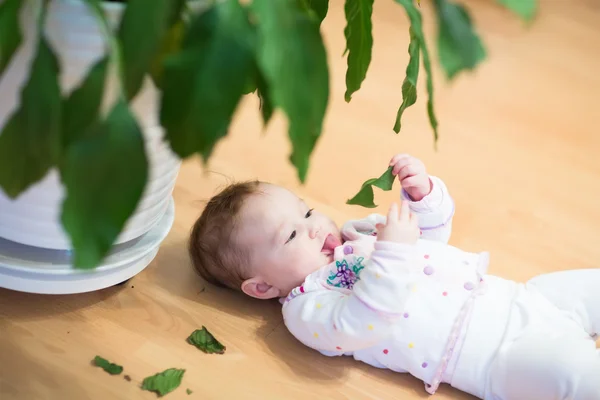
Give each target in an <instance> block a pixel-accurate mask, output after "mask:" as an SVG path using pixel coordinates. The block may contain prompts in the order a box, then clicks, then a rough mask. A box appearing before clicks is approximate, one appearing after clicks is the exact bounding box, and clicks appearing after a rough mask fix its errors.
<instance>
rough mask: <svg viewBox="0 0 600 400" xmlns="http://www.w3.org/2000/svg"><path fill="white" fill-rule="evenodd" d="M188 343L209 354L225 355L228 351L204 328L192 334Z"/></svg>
mask: <svg viewBox="0 0 600 400" xmlns="http://www.w3.org/2000/svg"><path fill="white" fill-rule="evenodd" d="M187 341H188V343H189V344H193V345H194V346H196V347H197V348H198V349H200V350H202V351H203V352H205V353H208V354H214V353H216V354H224V353H225V350H226V348H225V346H223V345H222V344H221V343H220V342H219V341H218V340H217V339H215V337H214V336H213V335H212V334H211V333H210V332H209V331H208V330H207V329H206V328H205V327H204V326H203V327H202V329H196V330H195V331H194V332H192V334H191V335H190V336H189V337H188V339H187Z"/></svg>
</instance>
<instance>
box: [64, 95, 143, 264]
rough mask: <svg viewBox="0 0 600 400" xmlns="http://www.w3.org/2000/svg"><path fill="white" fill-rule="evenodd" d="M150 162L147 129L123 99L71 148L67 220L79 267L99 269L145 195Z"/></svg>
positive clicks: (66, 180) (66, 161) (67, 171)
mask: <svg viewBox="0 0 600 400" xmlns="http://www.w3.org/2000/svg"><path fill="white" fill-rule="evenodd" d="M147 162H148V161H147V159H146V153H145V149H144V138H143V136H142V132H141V130H140V127H139V126H138V124H137V121H136V120H135V118H134V116H133V115H132V114H131V112H130V110H129V108H128V107H127V104H126V103H125V101H124V100H122V99H121V100H119V101H118V102H117V103H116V104H115V105H114V107H113V109H112V110H111V112H110V113H109V115H108V116H107V118H106V119H105V120H104V121H101V122H97V123H96V124H93V125H92V126H91V127H90V128H88V131H87V132H86V133H85V134H84V135H83V137H82V138H81V139H79V140H78V141H77V142H75V143H73V144H72V145H71V146H70V147H69V148H68V149H67V152H66V155H65V158H64V162H63V164H62V165H61V176H62V181H63V183H64V184H65V186H66V189H67V197H66V199H65V202H64V204H63V213H62V223H63V226H64V227H65V229H66V231H67V232H68V233H69V235H70V237H71V241H72V243H73V247H74V249H75V258H74V261H75V267H77V268H93V267H95V266H96V265H98V263H99V262H100V261H101V260H102V259H103V258H104V257H105V256H106V254H107V253H108V251H109V250H110V248H111V246H112V244H113V242H114V241H115V239H116V238H117V236H118V235H119V233H120V232H121V230H122V229H123V226H124V225H125V223H126V221H127V219H128V218H129V216H130V215H131V214H132V213H133V211H134V210H135V208H136V206H137V204H138V201H139V200H140V198H141V196H142V192H143V190H144V187H145V185H146V180H147V177H148V164H147Z"/></svg>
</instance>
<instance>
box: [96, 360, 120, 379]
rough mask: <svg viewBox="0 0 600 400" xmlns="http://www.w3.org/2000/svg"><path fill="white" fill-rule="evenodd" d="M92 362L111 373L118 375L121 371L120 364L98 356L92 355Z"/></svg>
mask: <svg viewBox="0 0 600 400" xmlns="http://www.w3.org/2000/svg"><path fill="white" fill-rule="evenodd" d="M94 364H95V365H96V366H98V367H100V368H102V369H103V370H105V371H106V372H108V373H109V374H111V375H119V374H120V373H121V372H123V367H122V366H120V365H117V364H113V363H111V362H110V361H108V360H106V359H104V358H102V357H100V356H96V357H94Z"/></svg>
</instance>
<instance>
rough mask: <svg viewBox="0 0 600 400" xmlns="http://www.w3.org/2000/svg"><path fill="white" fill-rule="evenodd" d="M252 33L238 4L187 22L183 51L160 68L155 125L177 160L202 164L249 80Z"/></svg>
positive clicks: (230, 2) (232, 0)
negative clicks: (160, 92)
mask: <svg viewBox="0 0 600 400" xmlns="http://www.w3.org/2000/svg"><path fill="white" fill-rule="evenodd" d="M254 39H255V36H254V31H253V30H252V27H251V25H250V22H249V21H248V15H247V12H246V10H245V9H244V8H243V7H242V6H241V5H240V4H239V3H238V1H237V0H224V1H222V2H218V3H217V4H215V5H214V6H212V7H211V8H209V9H208V10H207V11H206V12H203V13H201V14H198V15H196V16H195V19H194V20H193V21H192V23H191V26H190V30H189V32H188V35H187V36H186V38H185V39H184V45H183V46H184V47H183V51H181V52H180V53H178V54H176V55H174V56H172V57H170V58H168V59H167V60H166V63H165V75H164V87H163V97H162V100H161V113H160V120H161V124H162V125H163V127H165V129H166V135H167V139H168V140H169V142H170V144H171V147H172V148H173V150H174V151H175V152H177V154H179V156H181V157H182V158H185V157H188V156H190V155H192V154H194V153H199V154H200V155H201V156H202V157H203V159H204V161H205V162H206V161H207V160H208V158H209V157H210V155H211V153H212V150H213V148H214V146H215V144H216V143H217V141H218V140H219V139H221V138H222V137H223V136H225V135H226V134H227V130H228V128H229V123H230V122H231V118H232V116H233V113H234V111H235V109H236V107H237V104H238V102H239V101H240V99H241V97H242V95H243V93H244V89H245V88H246V84H247V82H248V81H249V79H250V78H251V73H252V65H253V62H254V61H253V58H254V56H253V53H254V49H253V47H254Z"/></svg>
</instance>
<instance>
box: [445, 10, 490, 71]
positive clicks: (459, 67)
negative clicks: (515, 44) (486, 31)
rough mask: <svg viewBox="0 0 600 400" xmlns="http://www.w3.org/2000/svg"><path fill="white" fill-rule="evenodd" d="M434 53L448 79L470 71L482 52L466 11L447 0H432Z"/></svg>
mask: <svg viewBox="0 0 600 400" xmlns="http://www.w3.org/2000/svg"><path fill="white" fill-rule="evenodd" d="M435 5H436V13H437V18H438V27H439V30H438V53H439V57H440V63H441V64H442V67H443V68H444V71H445V72H446V76H447V77H448V79H453V78H454V77H456V75H457V74H458V73H460V72H461V71H464V70H473V69H475V67H476V66H477V65H478V64H479V63H480V62H481V61H483V60H484V59H485V57H486V53H485V49H484V47H483V44H482V43H481V40H480V38H479V36H478V35H477V33H476V32H475V28H474V26H473V24H472V22H471V17H470V16H469V13H468V12H467V10H466V9H465V8H464V7H463V6H462V5H460V4H455V3H451V2H450V1H448V0H436V1H435Z"/></svg>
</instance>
